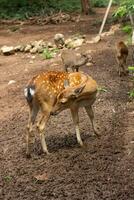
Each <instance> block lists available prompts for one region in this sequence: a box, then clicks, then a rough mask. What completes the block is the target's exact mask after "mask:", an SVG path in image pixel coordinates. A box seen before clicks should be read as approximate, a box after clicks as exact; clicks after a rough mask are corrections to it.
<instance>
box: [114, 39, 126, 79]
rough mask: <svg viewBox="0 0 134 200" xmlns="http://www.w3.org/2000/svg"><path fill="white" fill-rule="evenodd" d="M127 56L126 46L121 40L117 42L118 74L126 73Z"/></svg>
mask: <svg viewBox="0 0 134 200" xmlns="http://www.w3.org/2000/svg"><path fill="white" fill-rule="evenodd" d="M127 57H128V47H127V46H126V45H125V43H124V42H123V41H120V42H118V43H117V62H118V72H119V76H121V73H122V72H123V73H124V74H126V73H127V70H126V62H127Z"/></svg>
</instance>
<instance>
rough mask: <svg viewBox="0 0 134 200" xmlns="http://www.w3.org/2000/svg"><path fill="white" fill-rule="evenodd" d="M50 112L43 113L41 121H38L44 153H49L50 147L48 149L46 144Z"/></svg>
mask: <svg viewBox="0 0 134 200" xmlns="http://www.w3.org/2000/svg"><path fill="white" fill-rule="evenodd" d="M49 116H50V114H48V113H44V114H43V115H42V118H41V119H40V122H38V126H37V128H38V131H39V135H40V141H41V145H42V149H43V152H44V153H47V154H49V152H48V149H47V144H46V140H45V127H46V123H47V121H48V119H49Z"/></svg>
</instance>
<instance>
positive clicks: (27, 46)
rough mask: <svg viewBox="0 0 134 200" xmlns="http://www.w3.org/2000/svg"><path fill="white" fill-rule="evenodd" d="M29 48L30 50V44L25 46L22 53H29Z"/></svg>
mask: <svg viewBox="0 0 134 200" xmlns="http://www.w3.org/2000/svg"><path fill="white" fill-rule="evenodd" d="M31 48H32V46H31V45H30V44H27V45H26V47H25V49H24V51H25V52H29V51H30V49H31Z"/></svg>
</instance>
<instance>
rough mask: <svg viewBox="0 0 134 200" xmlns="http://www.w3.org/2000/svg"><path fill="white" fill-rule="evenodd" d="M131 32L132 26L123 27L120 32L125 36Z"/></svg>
mask: <svg viewBox="0 0 134 200" xmlns="http://www.w3.org/2000/svg"><path fill="white" fill-rule="evenodd" d="M132 30H133V28H132V26H130V25H125V26H123V28H122V31H123V32H124V33H127V34H132Z"/></svg>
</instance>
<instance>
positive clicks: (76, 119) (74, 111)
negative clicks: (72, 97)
mask: <svg viewBox="0 0 134 200" xmlns="http://www.w3.org/2000/svg"><path fill="white" fill-rule="evenodd" d="M71 114H72V118H73V122H74V125H75V131H76V137H77V141H78V143H79V144H80V145H81V146H83V142H82V140H81V136H80V130H79V116H78V108H77V107H76V108H71Z"/></svg>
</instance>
